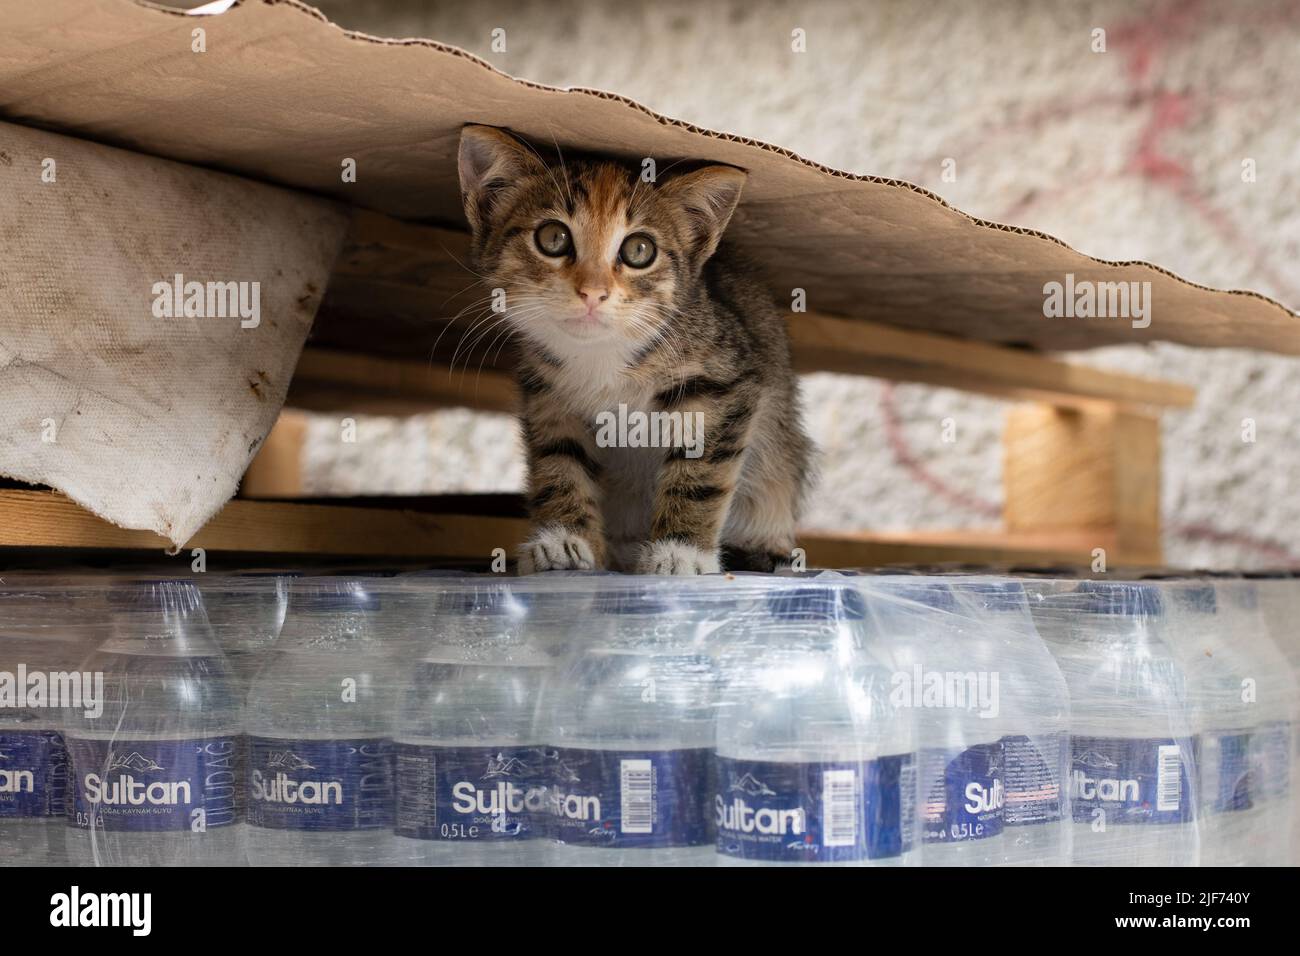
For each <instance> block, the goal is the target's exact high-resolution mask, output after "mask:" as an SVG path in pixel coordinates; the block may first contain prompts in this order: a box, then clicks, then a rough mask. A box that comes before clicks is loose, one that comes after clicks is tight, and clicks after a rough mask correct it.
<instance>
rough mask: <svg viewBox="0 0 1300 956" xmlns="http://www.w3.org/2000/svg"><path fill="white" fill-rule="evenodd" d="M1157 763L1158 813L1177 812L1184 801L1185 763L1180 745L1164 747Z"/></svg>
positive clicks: (1160, 750)
mask: <svg viewBox="0 0 1300 956" xmlns="http://www.w3.org/2000/svg"><path fill="white" fill-rule="evenodd" d="M1156 761H1157V763H1156V768H1157V770H1156V812H1158V813H1165V812H1168V811H1172V810H1177V809H1178V806H1179V804H1180V803H1181V802H1182V799H1183V775H1182V768H1183V761H1182V757H1181V756H1180V754H1179V748H1178V745H1177V744H1164V745H1162V746H1161V747H1160V748H1159V752H1158V755H1157V757H1156Z"/></svg>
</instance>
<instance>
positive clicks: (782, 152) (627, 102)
mask: <svg viewBox="0 0 1300 956" xmlns="http://www.w3.org/2000/svg"><path fill="white" fill-rule="evenodd" d="M134 2H136V3H138V4H139V5H140V6H145V7H149V8H151V9H154V10H159V11H162V12H165V13H172V14H176V15H182V16H185V15H188V14H185V13H184V12H183V11H177V10H174V9H171V8H168V7H165V6H162V5H160V4H156V3H152V2H150V0H134ZM245 2H246V0H236V6H238V5H240V4H242V3H245ZM261 2H262V3H264V4H266V5H268V6H287V7H292V8H293V9H294V10H297V11H299V12H300V13H302V14H304V15H306V16H309V17H312V18H313V19H316V20H320V21H321V22H323V23H326V24H329V25H330V26H331V27H333V28H334V29H336V30H338V31H339V32H340V33H342V34H343V35H344V36H346V37H348V38H349V39H351V40H356V41H358V42H364V43H377V44H380V45H383V46H421V47H428V48H429V49H432V50H437V51H438V52H439V53H448V54H451V55H453V56H458V57H462V58H464V59H466V60H469V61H470V62H472V63H474V64H475V65H476V66H479V67H482V68H483V69H484V70H487V71H488V72H490V73H495V74H496V75H498V76H501V77H504V78H506V79H508V80H510V81H511V82H513V83H517V84H519V85H520V86H523V87H528V88H531V89H536V90H543V91H545V92H547V93H576V94H580V95H583V96H594V97H596V98H598V99H602V100H610V101H613V102H615V103H620V104H622V105H623V106H626V107H629V108H631V109H634V110H636V111H637V112H639V113H642V114H644V115H645V116H648V117H650V118H651V119H653V120H654V121H655V122H657V123H659V124H661V125H663V126H669V127H673V128H675V129H680V130H683V131H685V132H688V133H693V134H695V135H698V136H704V137H707V138H710V139H717V140H722V141H724V142H730V143H736V144H738V145H741V146H745V147H748V148H750V149H759V150H763V151H764V152H768V153H775V154H777V155H779V156H783V157H785V158H786V159H789V160H793V161H794V162H796V163H799V164H800V165H802V166H806V167H808V168H809V169H815V170H817V171H818V172H820V173H823V174H825V175H827V176H833V177H835V178H836V179H844V180H848V181H850V182H862V183H871V184H873V185H877V186H889V187H892V188H895V189H907V190H910V191H911V192H914V193H917V194H918V195H921V196H924V197H925V198H926V199H928V200H930V201H931V202H933V203H936V204H937V205H939V206H941V207H943V208H944V209H947V210H950V211H952V212H955V213H957V214H958V215H959V216H962V217H964V218H965V219H966V220H967V221H968V222H969V223H971V224H972V225H974V226H979V227H980V228H983V229H992V230H994V231H996V232H1007V233H1012V234H1014V235H1020V236H1029V237H1032V238H1034V239H1041V240H1044V241H1046V242H1051V243H1054V244H1056V245H1058V246H1060V247H1061V248H1063V249H1066V250H1068V251H1069V252H1071V253H1073V254H1074V255H1077V256H1079V257H1081V258H1083V259H1087V260H1088V261H1089V262H1095V263H1097V264H1098V265H1103V266H1114V267H1117V268H1144V269H1150V270H1151V271H1152V272H1155V273H1157V274H1159V275H1163V276H1167V277H1168V278H1170V279H1174V280H1176V281H1177V282H1180V283H1182V284H1183V285H1185V286H1188V287H1190V288H1193V289H1199V290H1201V291H1203V292H1212V293H1216V294H1221V295H1234V296H1246V297H1249V298H1253V299H1258V300H1260V301H1262V302H1265V303H1267V304H1268V305H1271V306H1273V307H1274V308H1276V309H1278V310H1279V311H1280V312H1282V313H1283V314H1285V315H1288V316H1291V317H1292V318H1300V311H1292V310H1291V309H1289V308H1287V307H1286V306H1285V305H1283V304H1282V303H1281V302H1279V301H1278V300H1276V299H1273V298H1271V297H1269V296H1266V295H1264V294H1263V293H1261V292H1255V291H1253V290H1251V289H1217V288H1215V287H1214V286H1208V285H1202V284H1201V283H1199V282H1193V281H1192V280H1191V279H1187V278H1184V277H1183V276H1180V275H1179V274H1178V273H1176V272H1173V271H1172V270H1169V269H1166V268H1164V267H1163V266H1158V265H1156V264H1155V263H1152V262H1147V261H1145V260H1142V259H1099V258H1097V257H1096V256H1090V255H1088V254H1087V253H1083V252H1080V251H1079V250H1077V249H1075V248H1073V247H1072V246H1070V245H1069V243H1066V242H1064V241H1062V240H1060V239H1058V238H1056V237H1055V236H1052V235H1049V234H1048V233H1045V232H1040V231H1038V230H1037V229H1029V228H1026V227H1025V226H1014V225H1009V224H1007V223H1001V222H995V221H993V220H991V219H980V218H978V217H977V216H972V215H970V214H969V213H966V212H963V211H962V210H960V209H958V208H957V207H956V206H953V205H951V204H950V203H948V202H947V201H945V200H944V199H943V198H942V197H940V196H938V195H936V194H935V193H932V192H930V190H928V189H926V188H924V187H923V186H918V185H916V184H915V183H910V182H907V181H906V180H903V179H890V178H887V177H884V176H869V175H861V174H858V173H849V172H845V171H844V170H842V169H835V168H834V167H832V166H827V165H825V164H823V163H818V162H815V161H813V160H811V159H805V158H804V157H803V156H800V155H799V154H798V153H796V152H794V151H793V150H790V149H786V148H785V147H784V146H777V145H775V144H773V143H766V142H763V141H762V140H758V139H753V138H751V137H748V136H741V135H738V134H736V133H723V132H719V131H717V130H712V129H709V128H707V127H704V126H696V125H695V124H694V123H688V122H686V121H685V120H679V119H673V118H672V117H671V116H664V115H663V114H662V113H657V112H655V111H654V110H652V109H650V108H649V107H647V106H644V105H642V104H641V103H638V102H637V101H636V100H633V99H629V98H628V97H626V96H623V95H621V94H619V93H611V92H609V91H607V90H597V89H590V88H587V87H581V86H571V87H558V86H549V85H547V84H545V83H537V82H534V81H533V80H527V79H522V78H520V77H517V76H511V75H510V74H509V73H506V72H504V71H503V70H500V69H498V68H497V67H495V66H493V65H492V64H491V63H489V62H488V61H487V60H484V59H483V58H482V57H479V56H475V55H474V54H473V53H470V52H469V51H468V50H462V49H461V48H460V47H456V46H451V45H450V44H447V43H440V42H439V41H437V40H427V39H421V38H403V39H393V38H389V37H376V36H371V35H370V34H367V33H361V32H359V31H356V30H347V29H344V28H343V27H341V26H339V25H338V24H336V23H334V22H333V21H331V20H330V19H329V18H328V17H327V16H325V14H324V13H322V12H321V11H320V10H317V9H316V8H315V7H312V6H309V5H307V4H305V3H302V2H300V0H261Z"/></svg>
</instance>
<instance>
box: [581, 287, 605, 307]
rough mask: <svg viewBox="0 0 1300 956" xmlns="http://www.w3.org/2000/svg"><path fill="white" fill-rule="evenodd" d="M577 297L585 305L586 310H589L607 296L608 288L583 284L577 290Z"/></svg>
mask: <svg viewBox="0 0 1300 956" xmlns="http://www.w3.org/2000/svg"><path fill="white" fill-rule="evenodd" d="M578 298H579V299H581V300H582V302H583V304H584V305H585V306H586V307H587V311H588V312H590V311H591V310H592V309H594V308H596V306H598V305H600V304H601V303H602V302H604V301H605V300H606V299H608V298H609V290H608V289H598V288H594V287H592V286H584V287H583V288H581V289H579V290H578Z"/></svg>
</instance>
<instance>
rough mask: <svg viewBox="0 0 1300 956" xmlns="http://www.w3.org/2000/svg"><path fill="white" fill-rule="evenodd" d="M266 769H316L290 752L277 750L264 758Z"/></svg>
mask: <svg viewBox="0 0 1300 956" xmlns="http://www.w3.org/2000/svg"><path fill="white" fill-rule="evenodd" d="M266 765H267V766H268V767H275V768H277V769H279V770H315V769H316V767H315V766H314V765H313V764H311V763H310V762H308V761H307V760H304V759H303V758H302V757H299V756H298V755H297V754H296V753H294V752H293V751H292V750H277V751H275V752H274V753H272V754H271V755H270V756H268V757H267V758H266Z"/></svg>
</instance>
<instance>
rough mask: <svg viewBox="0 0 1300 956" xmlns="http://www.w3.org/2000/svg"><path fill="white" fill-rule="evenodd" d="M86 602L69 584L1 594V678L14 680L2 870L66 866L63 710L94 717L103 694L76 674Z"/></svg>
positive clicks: (1, 722)
mask: <svg viewBox="0 0 1300 956" xmlns="http://www.w3.org/2000/svg"><path fill="white" fill-rule="evenodd" d="M87 600H88V595H86V594H85V593H84V589H80V590H79V589H76V588H71V587H59V588H58V589H53V588H49V587H41V586H28V587H24V586H11V587H9V588H3V589H0V674H3V675H8V677H7V679H8V680H11V681H13V684H12V686H11V689H10V693H9V694H8V695H6V696H7V697H9V699H8V700H7V701H6V702H5V706H0V866H17V865H22V866H59V865H63V864H65V863H66V835H65V833H64V830H65V829H66V826H67V824H66V819H67V814H66V794H67V789H68V750H67V746H66V744H65V743H64V740H63V718H62V714H61V713H60V710H59V708H60V706H61V705H62V704H64V703H80V704H82V705H83V710H87V711H91V712H93V711H94V709H95V707H96V706H98V700H97V695H98V693H99V691H100V690H102V688H99V689H97V688H96V687H95V684H94V681H93V677H91V676H90V675H83V674H81V673H80V672H79V671H78V670H77V665H78V664H80V663H81V661H82V659H83V658H84V657H85V656H86V652H87V647H86V645H87V644H88V643H89V642H90V641H91V640H93V639H94V632H95V628H94V627H93V626H92V624H91V621H90V619H89V618H88V617H87V615H86V612H85V605H86V603H87ZM65 693H66V694H68V695H70V696H71V697H73V698H75V700H66V701H65V700H64V699H63V696H64V694H65ZM19 695H21V696H19Z"/></svg>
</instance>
